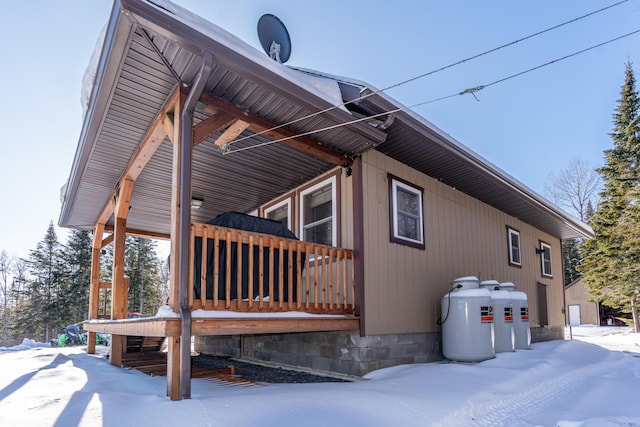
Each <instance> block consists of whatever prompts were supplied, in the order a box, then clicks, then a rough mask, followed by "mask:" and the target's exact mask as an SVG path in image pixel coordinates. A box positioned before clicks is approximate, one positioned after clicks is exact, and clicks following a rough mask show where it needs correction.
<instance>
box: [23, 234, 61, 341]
mask: <svg viewBox="0 0 640 427" xmlns="http://www.w3.org/2000/svg"><path fill="white" fill-rule="evenodd" d="M63 250H64V247H63V246H62V245H61V244H60V242H59V241H58V237H57V236H56V232H55V230H54V228H53V223H50V224H49V228H48V229H47V232H46V233H45V236H44V239H43V240H42V241H41V242H39V243H38V245H37V248H36V249H35V250H32V251H31V253H30V256H29V259H28V260H27V261H26V263H27V266H28V268H29V270H30V273H31V277H32V279H31V280H30V281H29V282H28V283H27V285H26V287H25V289H24V290H23V299H22V301H21V302H20V304H19V305H18V307H17V313H16V317H17V318H16V325H15V327H16V331H17V332H18V333H22V334H23V336H29V337H33V338H34V339H44V342H49V340H50V338H51V336H52V335H54V334H55V333H56V332H57V331H58V330H59V329H60V328H62V327H63V326H66V324H67V322H68V321H69V317H68V313H67V310H68V307H67V305H66V303H65V301H66V300H65V298H66V296H65V295H66V292H67V288H68V286H67V285H68V279H69V274H68V270H67V268H66V265H65V262H64V258H63V256H62V252H63Z"/></svg>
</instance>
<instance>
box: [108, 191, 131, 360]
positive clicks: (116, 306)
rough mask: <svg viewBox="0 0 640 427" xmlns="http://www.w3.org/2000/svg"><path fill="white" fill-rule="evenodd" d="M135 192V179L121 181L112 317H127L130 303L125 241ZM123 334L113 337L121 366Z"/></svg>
mask: <svg viewBox="0 0 640 427" xmlns="http://www.w3.org/2000/svg"><path fill="white" fill-rule="evenodd" d="M132 193H133V180H131V179H126V178H125V179H123V180H121V181H120V188H119V191H118V196H117V200H116V207H115V212H114V213H115V220H114V227H113V236H114V238H113V274H112V276H113V277H112V285H111V298H112V300H111V319H114V320H117V319H126V318H127V311H128V305H129V295H128V293H129V286H128V285H129V283H128V280H127V278H126V277H125V275H124V255H125V241H126V237H127V233H126V232H127V214H128V213H129V206H130V205H131V194H132ZM125 339H126V337H125V336H123V335H113V336H112V337H111V364H112V365H114V366H120V365H121V364H122V353H123V352H124V348H125V345H124V340H125Z"/></svg>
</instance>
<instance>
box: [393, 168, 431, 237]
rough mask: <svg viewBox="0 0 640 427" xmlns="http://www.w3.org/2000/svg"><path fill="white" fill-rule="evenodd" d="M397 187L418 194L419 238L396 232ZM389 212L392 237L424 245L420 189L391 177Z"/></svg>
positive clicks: (422, 207) (422, 208) (422, 206)
mask: <svg viewBox="0 0 640 427" xmlns="http://www.w3.org/2000/svg"><path fill="white" fill-rule="evenodd" d="M398 188H401V189H403V190H405V191H406V192H408V193H412V194H415V195H416V196H418V201H419V206H420V209H419V215H418V217H419V218H418V225H419V229H418V236H419V237H420V238H419V239H411V238H409V237H405V236H401V235H400V234H398V206H397V202H398ZM391 212H392V219H391V223H392V224H393V230H392V231H393V239H394V240H400V241H403V242H408V243H413V244H414V245H419V246H421V247H424V204H423V201H422V190H421V189H420V188H417V187H413V186H411V185H408V184H405V183H404V182H401V181H398V180H397V179H395V178H391Z"/></svg>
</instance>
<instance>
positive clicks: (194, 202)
mask: <svg viewBox="0 0 640 427" xmlns="http://www.w3.org/2000/svg"><path fill="white" fill-rule="evenodd" d="M203 203H204V199H201V198H199V197H192V198H191V207H192V208H193V209H200V208H201V207H202V204H203Z"/></svg>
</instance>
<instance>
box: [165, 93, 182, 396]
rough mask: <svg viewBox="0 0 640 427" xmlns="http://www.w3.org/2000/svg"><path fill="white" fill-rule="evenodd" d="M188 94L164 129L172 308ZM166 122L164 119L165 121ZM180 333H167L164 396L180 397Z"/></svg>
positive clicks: (175, 301)
mask: <svg viewBox="0 0 640 427" xmlns="http://www.w3.org/2000/svg"><path fill="white" fill-rule="evenodd" d="M186 97H187V91H186V89H184V88H182V89H181V90H179V91H178V92H177V96H176V97H175V99H174V103H173V105H174V107H173V126H172V127H169V128H168V129H167V126H166V125H165V129H167V134H168V135H169V139H170V140H171V142H172V143H173V164H172V170H171V176H172V186H171V254H170V258H169V265H170V268H171V272H170V279H169V305H170V306H171V307H173V311H175V312H176V313H177V312H178V307H179V304H180V301H179V300H178V283H179V276H178V270H179V269H178V266H179V265H180V257H181V256H187V254H181V253H180V247H179V241H180V239H179V236H180V218H179V213H180V212H179V210H180V176H181V174H180V164H181V154H180V153H181V141H182V138H181V127H182V120H181V114H180V112H181V111H182V108H183V106H184V103H185V100H186ZM165 123H166V121H165ZM180 341H181V340H180V337H179V336H178V337H169V338H168V339H167V396H169V397H170V398H171V400H180V344H181V343H180Z"/></svg>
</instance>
